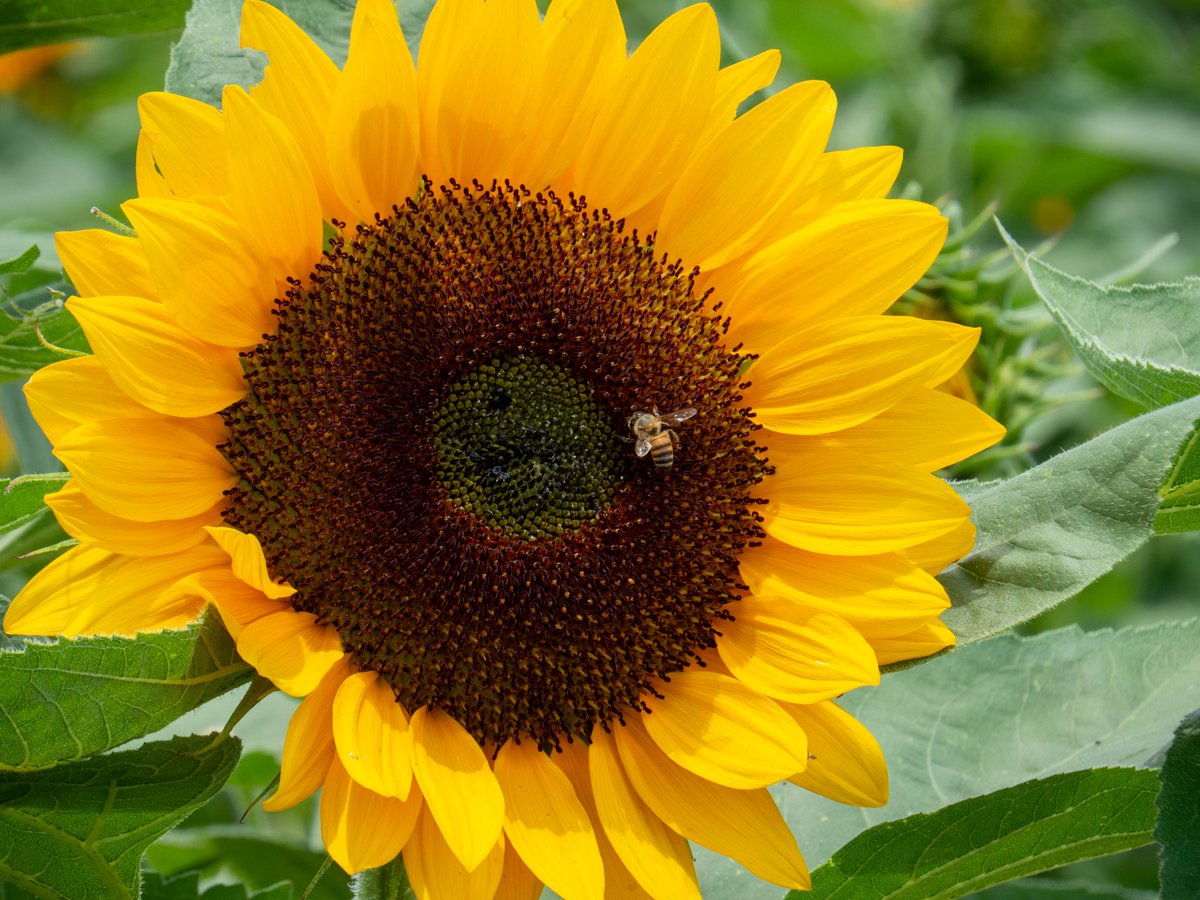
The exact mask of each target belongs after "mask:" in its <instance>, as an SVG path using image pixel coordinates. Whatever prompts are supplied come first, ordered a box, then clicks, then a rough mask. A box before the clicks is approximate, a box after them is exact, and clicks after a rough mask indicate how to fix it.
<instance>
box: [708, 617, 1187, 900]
mask: <svg viewBox="0 0 1200 900" xmlns="http://www.w3.org/2000/svg"><path fill="white" fill-rule="evenodd" d="M838 703H839V704H840V705H841V706H843V707H844V708H845V709H846V710H847V711H849V712H850V713H852V714H853V715H854V716H855V717H856V718H857V719H858V720H859V721H860V722H862V723H863V725H865V726H866V727H867V728H868V729H869V730H870V732H871V734H873V735H874V736H875V738H876V740H878V741H879V744H880V746H881V747H882V748H883V752H884V755H885V756H886V757H887V761H888V772H889V776H890V781H891V797H890V799H889V801H888V803H887V805H886V806H884V807H882V808H880V809H858V808H855V807H851V806H843V805H842V804H840V803H834V802H833V801H832V800H826V799H824V798H823V797H818V796H816V795H815V794H810V793H808V792H807V791H803V790H800V789H799V788H796V787H793V786H791V785H786V784H785V785H777V786H775V787H773V788H771V792H772V794H773V795H774V796H775V798H776V800H777V801H778V803H779V807H780V809H781V811H782V812H783V815H784V818H785V819H786V820H787V823H788V825H789V827H790V828H791V829H792V832H793V833H794V834H795V835H796V840H797V841H798V843H799V845H800V849H801V850H802V851H803V853H804V858H805V859H806V860H808V862H809V864H810V865H812V866H816V865H819V864H820V863H822V862H824V861H825V860H826V859H828V857H829V855H830V854H831V853H833V852H834V851H835V850H836V849H837V848H838V847H841V846H842V845H843V844H845V843H846V842H847V841H849V840H851V839H852V838H853V837H854V836H855V835H857V834H859V833H860V832H861V831H863V830H864V829H865V828H868V827H870V826H873V825H877V824H880V823H882V822H887V821H891V820H894V819H899V818H903V817H904V816H909V815H912V814H914V813H923V812H932V811H934V810H936V809H939V808H941V807H943V806H945V805H946V804H948V803H955V802H957V801H959V800H965V799H966V798H968V797H973V796H978V795H979V794H984V793H989V792H991V791H997V790H1001V789H1003V788H1007V787H1012V786H1013V785H1017V784H1021V783H1022V782H1025V781H1029V780H1030V779H1034V778H1045V777H1046V776H1049V775H1056V774H1059V773H1062V772H1074V771H1079V770H1082V769H1091V768H1097V767H1102V766H1142V765H1146V764H1148V763H1151V762H1152V761H1155V760H1156V759H1157V757H1158V755H1159V754H1160V752H1161V751H1162V748H1163V747H1165V746H1167V744H1168V743H1170V741H1171V736H1172V734H1173V733H1174V730H1175V727H1176V726H1177V725H1178V724H1179V722H1180V720H1181V719H1182V718H1183V717H1184V716H1185V715H1187V714H1188V713H1190V712H1191V711H1192V710H1194V709H1196V708H1197V707H1200V621H1196V620H1193V621H1189V622H1167V623H1163V624H1160V625H1155V626H1151V627H1144V628H1124V629H1121V630H1119V631H1110V630H1103V631H1090V632H1084V631H1081V630H1080V629H1078V628H1064V629H1060V630H1058V631H1049V632H1045V633H1043V634H1038V635H1034V636H1032V637H1022V636H1018V635H1013V634H1004V635H999V636H997V637H994V638H991V639H989V640H986V641H980V642H979V643H977V644H971V645H969V646H966V647H962V648H960V649H958V650H955V651H954V652H952V653H948V654H946V655H944V656H939V657H938V658H936V659H934V660H932V661H931V662H929V663H927V664H926V665H923V666H916V667H914V668H911V669H906V670H905V671H903V672H896V673H894V674H891V675H888V676H886V677H885V678H884V679H883V681H882V683H881V684H880V685H879V686H878V687H873V688H869V689H865V690H857V691H852V692H850V693H849V694H847V695H846V696H845V697H843V698H842V699H841V700H839V701H838ZM1154 764H1157V762H1154ZM694 853H695V856H696V867H697V871H698V872H699V873H700V876H701V887H702V889H703V893H704V896H705V898H737V900H779V889H778V888H773V887H770V886H769V885H766V884H765V883H763V882H760V881H758V880H757V879H755V878H753V876H751V875H749V873H747V872H746V871H745V870H743V869H741V867H740V866H738V865H737V864H736V863H733V862H731V861H729V860H727V859H725V858H724V857H718V856H716V855H715V854H712V853H710V852H709V851H707V850H705V849H703V848H701V847H696V848H694Z"/></svg>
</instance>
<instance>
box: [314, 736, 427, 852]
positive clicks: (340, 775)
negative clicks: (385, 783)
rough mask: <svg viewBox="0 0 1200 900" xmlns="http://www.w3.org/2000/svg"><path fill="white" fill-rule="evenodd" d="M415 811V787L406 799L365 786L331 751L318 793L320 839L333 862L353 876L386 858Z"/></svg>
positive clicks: (404, 838) (403, 837) (405, 834)
mask: <svg viewBox="0 0 1200 900" xmlns="http://www.w3.org/2000/svg"><path fill="white" fill-rule="evenodd" d="M420 812H421V792H420V791H413V792H412V794H411V795H409V798H408V799H407V800H398V799H396V798H395V797H381V796H380V795H379V794H376V793H375V792H374V791H369V790H367V789H366V788H365V787H363V786H362V785H360V784H359V783H358V782H357V781H355V780H354V779H353V778H351V777H350V774H349V773H348V772H347V771H346V769H345V767H343V766H342V763H341V761H340V760H339V759H338V758H337V755H336V754H335V755H334V756H333V759H332V761H331V762H330V765H329V772H328V774H327V775H326V776H325V789H324V790H323V791H322V792H321V840H322V842H323V843H324V844H325V849H326V851H328V853H329V855H330V856H332V857H333V861H334V862H336V863H337V864H338V865H339V866H341V867H342V868H343V869H345V870H346V872H348V873H349V874H351V875H353V874H355V873H357V872H361V871H362V870H363V869H374V868H378V867H379V866H382V865H384V864H385V863H389V862H391V861H392V860H393V859H395V858H396V856H397V854H399V853H400V851H401V850H402V849H403V848H404V845H405V844H406V843H408V840H409V836H410V835H412V833H413V828H414V827H415V826H416V823H417V816H418V815H419V814H420Z"/></svg>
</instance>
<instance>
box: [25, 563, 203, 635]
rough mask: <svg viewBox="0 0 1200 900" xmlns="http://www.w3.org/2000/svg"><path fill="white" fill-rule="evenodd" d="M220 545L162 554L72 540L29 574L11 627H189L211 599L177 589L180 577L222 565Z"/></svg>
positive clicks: (109, 630) (60, 630)
mask: <svg viewBox="0 0 1200 900" xmlns="http://www.w3.org/2000/svg"><path fill="white" fill-rule="evenodd" d="M214 550H216V548H215V547H205V546H199V547H193V548H191V549H190V550H185V551H184V552H183V553H171V554H164V555H162V556H141V557H138V556H122V555H120V554H116V553H110V552H108V551H107V550H101V549H99V548H98V547H88V546H86V545H80V546H78V547H73V548H71V549H70V550H68V551H67V552H66V553H64V554H63V555H62V556H60V557H58V558H57V559H56V560H54V561H53V562H51V563H50V565H48V566H46V568H44V569H42V570H41V571H40V572H38V573H37V574H36V575H34V576H33V578H31V579H30V580H29V583H28V584H26V585H25V587H24V588H23V589H22V590H21V592H20V593H19V594H17V596H16V597H15V598H13V601H12V603H11V604H9V607H8V612H7V614H6V615H5V618H4V630H5V631H7V632H8V633H9V634H58V635H62V636H64V637H78V636H79V635H84V634H119V635H135V634H139V633H143V632H147V631H159V630H162V629H164V628H182V627H184V626H185V625H187V624H189V623H190V622H192V621H193V620H194V619H195V618H196V616H198V615H199V614H200V612H201V610H203V608H204V600H203V599H201V598H199V597H195V596H186V595H183V594H181V593H180V592H179V591H174V590H172V587H173V585H174V584H175V583H176V582H178V581H179V580H180V579H182V578H185V577H187V576H189V575H192V574H194V573H195V572H200V571H204V570H206V569H211V568H215V567H216V566H219V565H220V557H219V555H214V553H213V551H214Z"/></svg>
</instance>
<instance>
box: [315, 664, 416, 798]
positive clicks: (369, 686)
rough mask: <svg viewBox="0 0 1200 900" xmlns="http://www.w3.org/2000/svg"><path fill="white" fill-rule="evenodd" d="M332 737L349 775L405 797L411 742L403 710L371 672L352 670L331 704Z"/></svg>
mask: <svg viewBox="0 0 1200 900" xmlns="http://www.w3.org/2000/svg"><path fill="white" fill-rule="evenodd" d="M333 739H334V741H335V743H336V744H337V749H338V754H339V758H340V759H341V761H342V765H343V766H345V767H346V771H347V772H349V773H350V777H351V778H353V779H354V780H355V781H357V782H358V783H359V784H361V785H362V786H363V787H365V788H368V789H369V790H372V791H374V792H375V793H377V794H383V796H385V797H399V798H400V799H401V800H404V799H405V798H407V797H408V792H409V788H410V787H411V786H412V744H411V741H410V740H409V733H408V716H406V715H405V714H404V710H403V709H401V708H400V704H399V703H398V702H397V701H396V695H395V693H393V691H392V689H391V688H390V687H389V686H388V683H387V682H386V681H384V680H383V679H381V678H380V677H379V676H378V675H377V674H376V673H375V672H359V673H358V674H356V675H351V676H350V677H349V678H347V679H346V680H345V681H344V682H343V683H342V687H341V689H340V690H339V691H338V695H337V700H335V701H334V704H333Z"/></svg>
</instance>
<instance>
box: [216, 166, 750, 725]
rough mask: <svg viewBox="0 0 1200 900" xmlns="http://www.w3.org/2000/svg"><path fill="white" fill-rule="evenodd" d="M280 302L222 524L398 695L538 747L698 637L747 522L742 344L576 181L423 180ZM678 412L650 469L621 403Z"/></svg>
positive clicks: (694, 644) (683, 653)
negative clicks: (681, 417) (256, 544)
mask: <svg viewBox="0 0 1200 900" xmlns="http://www.w3.org/2000/svg"><path fill="white" fill-rule="evenodd" d="M393 212H394V214H393V215H391V216H389V217H388V218H386V219H384V218H377V219H376V221H375V222H374V223H371V224H366V225H360V226H359V227H358V228H357V231H356V232H355V234H354V236H353V238H351V239H343V238H337V239H335V240H334V241H333V242H332V243H331V247H330V249H329V251H328V252H327V253H326V254H325V256H324V258H323V259H322V260H321V261H320V262H319V263H318V264H317V266H316V267H315V269H314V271H313V272H312V273H311V275H310V276H309V277H308V278H307V280H306V281H304V282H303V283H302V282H300V281H295V282H293V283H292V287H291V289H290V290H289V291H288V293H287V296H286V297H285V298H283V299H282V300H280V301H279V303H278V310H277V314H278V316H279V328H278V331H277V333H276V334H275V335H274V336H272V337H269V338H267V339H266V340H265V341H264V342H263V343H262V344H261V345H259V346H258V347H256V348H255V349H253V350H251V351H249V352H247V353H246V354H245V356H244V364H245V369H246V381H247V383H248V385H249V393H248V396H247V397H246V399H245V400H243V401H240V402H239V403H237V404H235V405H234V406H231V407H230V408H229V409H227V410H225V411H224V413H223V417H224V419H225V422H226V424H227V426H228V428H229V435H230V436H229V440H228V442H227V443H226V444H224V445H223V446H222V450H223V452H224V453H225V455H226V457H227V458H228V459H229V461H230V463H231V464H232V466H233V468H234V469H235V471H236V472H237V473H238V476H239V478H238V483H237V485H236V486H235V487H234V488H233V489H232V490H231V491H230V492H229V494H228V501H229V506H228V509H227V511H226V513H225V519H226V521H227V522H228V523H229V524H230V525H232V526H234V527H236V528H239V529H241V530H243V531H246V532H248V533H252V534H254V535H257V536H258V538H259V539H260V541H261V542H262V545H263V549H264V552H265V554H266V557H267V561H268V564H269V566H270V570H271V572H272V574H273V576H275V577H278V578H282V579H285V580H286V581H287V582H289V583H290V584H291V585H292V586H294V587H295V588H296V589H297V594H296V595H295V596H294V597H293V598H292V602H293V604H294V606H295V607H296V608H297V609H298V610H301V611H305V612H311V613H314V614H315V615H317V616H318V618H319V619H320V620H321V621H325V622H328V623H330V624H332V625H333V626H334V627H335V628H336V629H337V631H338V633H339V635H340V636H341V639H342V643H343V646H344V647H345V649H346V651H347V653H348V654H349V655H350V656H351V658H352V659H353V660H354V662H355V663H356V664H357V665H358V666H360V667H362V668H364V669H370V670H373V671H376V672H378V673H380V675H381V676H382V677H383V678H385V679H386V680H387V681H388V683H389V684H390V685H391V686H392V687H393V688H394V689H395V692H396V696H397V698H398V700H399V702H400V703H401V704H402V705H403V706H404V707H405V708H406V709H408V710H409V711H410V712H411V711H413V710H415V709H417V708H419V707H421V706H423V705H426V704H432V705H434V706H436V707H438V708H441V709H443V710H445V711H446V712H448V713H449V714H450V715H452V716H454V718H456V719H457V720H458V721H459V722H461V723H462V724H463V726H464V727H466V728H467V729H468V730H469V731H470V732H471V733H472V735H473V736H474V737H475V738H476V739H477V740H479V741H480V742H481V744H490V745H493V746H499V745H500V744H502V743H503V742H504V741H505V740H507V739H508V738H510V737H517V738H522V739H524V738H528V739H532V740H534V741H536V742H537V743H538V744H539V746H542V747H544V748H548V747H553V746H558V744H559V741H560V740H561V739H562V738H563V737H567V738H571V737H584V738H586V737H587V735H588V734H589V733H590V731H591V728H592V727H593V725H597V724H599V725H601V726H604V727H607V726H608V724H609V723H611V722H613V721H614V720H620V719H621V718H622V716H623V715H625V714H627V713H628V712H630V711H636V710H639V709H642V708H644V706H643V697H644V696H645V695H646V694H647V693H648V692H651V691H653V689H654V688H653V686H654V684H655V683H656V682H657V680H658V679H659V678H661V677H663V676H668V675H669V674H670V673H671V672H675V671H678V670H679V669H681V668H682V667H684V666H686V665H687V664H689V663H690V662H692V661H694V660H696V659H697V658H698V656H699V654H700V653H701V652H702V651H704V650H706V649H708V648H711V647H712V646H713V621H714V619H720V618H722V617H728V615H729V614H728V613H727V612H726V611H725V607H726V605H727V604H729V603H730V602H731V601H733V600H735V599H736V597H737V594H738V591H739V590H741V589H742V588H743V586H742V585H740V584H739V581H738V555H739V553H740V552H741V551H742V549H743V548H745V547H746V546H747V545H749V544H751V543H753V542H754V541H755V540H757V539H758V538H760V537H761V535H762V532H761V530H760V528H759V524H758V522H759V517H758V516H757V515H756V513H755V512H754V506H755V504H756V503H759V502H761V501H760V500H758V499H756V498H755V497H754V495H753V491H754V489H755V486H756V485H757V484H758V483H759V482H760V481H761V479H762V477H763V475H764V472H765V469H766V466H765V461H764V460H763V459H762V457H761V455H760V454H759V452H758V450H757V448H756V447H755V444H754V441H753V439H752V436H751V435H752V431H753V429H754V426H753V424H752V422H751V418H750V415H749V410H747V409H746V408H744V407H742V406H740V405H739V403H740V400H741V393H740V392H741V390H742V389H743V388H744V384H743V383H742V382H741V379H740V375H739V373H740V372H741V371H742V367H743V365H744V363H745V361H746V357H744V356H743V355H741V354H739V353H737V352H735V351H731V350H729V349H728V348H726V347H725V345H724V343H723V330H724V325H725V323H724V320H723V319H722V318H721V317H720V316H719V315H717V314H716V313H715V312H714V311H713V308H712V307H711V305H710V304H709V302H708V298H707V297H706V296H696V294H695V292H694V290H693V283H694V277H695V276H694V272H692V271H689V270H686V269H685V268H684V267H683V266H682V265H681V264H679V263H673V262H670V261H669V260H668V259H667V258H666V257H660V256H656V255H655V254H656V251H655V249H654V245H653V242H652V240H649V241H648V240H646V239H644V238H641V237H639V236H638V235H637V233H636V232H632V233H630V232H627V231H626V230H625V228H624V223H623V222H621V221H614V220H613V219H612V218H611V217H610V216H609V215H608V214H607V213H606V212H605V211H602V210H592V209H589V208H588V206H587V204H586V203H585V201H584V200H583V199H582V198H578V197H575V196H573V195H572V196H570V197H569V198H566V199H563V198H560V197H557V196H556V195H554V194H553V193H550V192H547V193H542V194H533V193H531V192H529V191H527V190H525V189H524V188H520V187H512V186H511V185H508V184H504V185H495V184H493V185H492V186H491V187H490V188H483V187H482V186H480V185H478V184H476V185H474V186H473V187H471V188H464V187H460V186H458V185H457V184H454V183H451V184H450V185H448V186H445V187H443V188H441V189H438V190H432V189H430V188H429V186H428V185H426V188H425V190H423V191H422V192H421V193H420V194H419V196H418V197H417V198H416V199H414V200H410V201H409V202H407V203H406V204H405V205H404V206H403V207H401V208H397V209H395V210H394V211H393ZM656 407H657V408H658V409H660V410H664V411H666V410H673V409H681V408H685V407H695V408H696V409H697V410H698V413H697V414H696V416H695V417H694V418H692V419H690V420H689V421H687V422H686V423H684V424H682V425H680V426H679V437H680V439H681V443H682V446H681V448H680V449H679V450H678V452H677V453H676V455H675V460H674V464H673V465H672V466H671V467H670V468H669V469H665V470H664V469H659V468H657V467H656V466H655V465H654V464H653V463H652V462H651V461H650V460H649V458H648V457H647V458H639V457H638V456H636V455H635V453H634V450H633V447H634V444H633V442H632V440H631V435H630V433H629V427H628V424H627V422H628V419H629V416H630V415H631V414H632V413H634V412H637V411H643V410H650V409H653V408H656Z"/></svg>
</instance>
